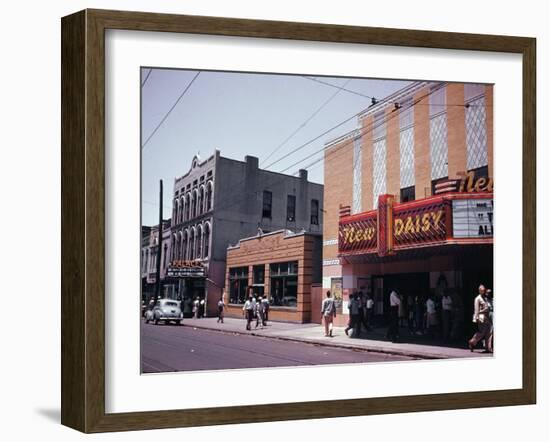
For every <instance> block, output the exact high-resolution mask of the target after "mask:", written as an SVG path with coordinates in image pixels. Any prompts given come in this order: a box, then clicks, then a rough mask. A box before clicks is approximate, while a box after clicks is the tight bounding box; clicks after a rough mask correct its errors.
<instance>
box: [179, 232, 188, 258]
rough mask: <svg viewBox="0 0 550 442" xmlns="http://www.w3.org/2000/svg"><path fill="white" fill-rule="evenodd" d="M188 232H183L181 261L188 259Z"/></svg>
mask: <svg viewBox="0 0 550 442" xmlns="http://www.w3.org/2000/svg"><path fill="white" fill-rule="evenodd" d="M188 236H189V235H188V234H187V230H186V231H185V232H183V237H182V238H183V239H182V240H181V259H187V237H188Z"/></svg>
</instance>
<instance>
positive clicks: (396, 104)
mask: <svg viewBox="0 0 550 442" xmlns="http://www.w3.org/2000/svg"><path fill="white" fill-rule="evenodd" d="M302 78H305V79H306V80H311V81H315V82H317V83H321V84H324V85H325V86H330V87H332V88H336V89H339V90H341V91H345V92H348V93H350V94H354V95H359V96H361V97H365V98H369V99H371V100H375V103H373V104H379V103H392V104H394V105H395V106H396V108H397V109H399V108H400V107H401V105H402V104H401V103H400V102H399V101H394V100H389V99H388V98H385V99H384V100H377V99H376V98H375V97H371V96H370V95H365V94H362V93H361V92H357V91H354V90H351V89H346V88H345V87H343V86H338V85H337V84H334V83H330V82H328V81H322V80H319V79H318V78H314V77H308V76H305V75H303V76H302ZM390 96H391V95H390ZM430 105H431V106H444V107H447V106H458V107H466V108H468V107H470V106H484V107H485V106H487V105H485V104H473V103H464V104H446V103H445V104H433V103H432V104H430V103H420V106H430Z"/></svg>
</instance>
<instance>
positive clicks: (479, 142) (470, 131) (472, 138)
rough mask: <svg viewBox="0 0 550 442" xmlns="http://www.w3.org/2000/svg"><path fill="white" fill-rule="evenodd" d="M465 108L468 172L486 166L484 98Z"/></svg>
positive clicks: (472, 102)
mask: <svg viewBox="0 0 550 442" xmlns="http://www.w3.org/2000/svg"><path fill="white" fill-rule="evenodd" d="M469 104H470V106H469V107H467V108H466V149H467V167H468V170H471V169H477V168H478V167H483V166H486V165H487V164H488V158H487V119H486V109H485V97H484V96H482V97H480V98H477V99H475V100H473V101H471V102H470V103H469Z"/></svg>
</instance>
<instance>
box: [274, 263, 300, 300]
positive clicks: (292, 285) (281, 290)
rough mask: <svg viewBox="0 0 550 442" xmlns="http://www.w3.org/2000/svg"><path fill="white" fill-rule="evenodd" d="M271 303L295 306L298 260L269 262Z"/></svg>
mask: <svg viewBox="0 0 550 442" xmlns="http://www.w3.org/2000/svg"><path fill="white" fill-rule="evenodd" d="M269 273H270V275H269V276H270V280H271V281H270V282H271V284H270V297H271V305H274V306H281V307H296V306H297V303H298V261H291V262H281V263H276V264H271V265H270V269H269Z"/></svg>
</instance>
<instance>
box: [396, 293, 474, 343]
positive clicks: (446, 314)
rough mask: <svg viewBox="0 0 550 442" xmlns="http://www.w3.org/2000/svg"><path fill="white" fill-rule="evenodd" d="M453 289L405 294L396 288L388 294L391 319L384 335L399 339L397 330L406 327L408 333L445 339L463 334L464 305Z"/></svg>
mask: <svg viewBox="0 0 550 442" xmlns="http://www.w3.org/2000/svg"><path fill="white" fill-rule="evenodd" d="M455 295H457V292H456V291H455V290H454V289H446V290H445V292H444V293H443V295H441V296H437V297H436V296H435V295H433V294H431V293H429V294H427V295H426V296H422V295H420V294H417V295H412V294H409V295H408V296H406V297H405V296H404V295H402V294H400V293H399V292H398V291H397V290H395V289H394V290H392V291H391V293H390V300H389V303H390V321H389V326H388V330H387V332H386V337H387V338H388V339H391V340H392V341H397V340H399V338H400V329H401V328H403V327H407V328H408V331H409V334H411V335H413V334H415V335H427V336H429V337H430V338H441V339H442V340H443V341H444V342H447V341H451V340H458V339H460V337H461V335H462V329H463V319H462V318H463V316H464V306H463V304H462V300H461V298H460V296H455Z"/></svg>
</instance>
